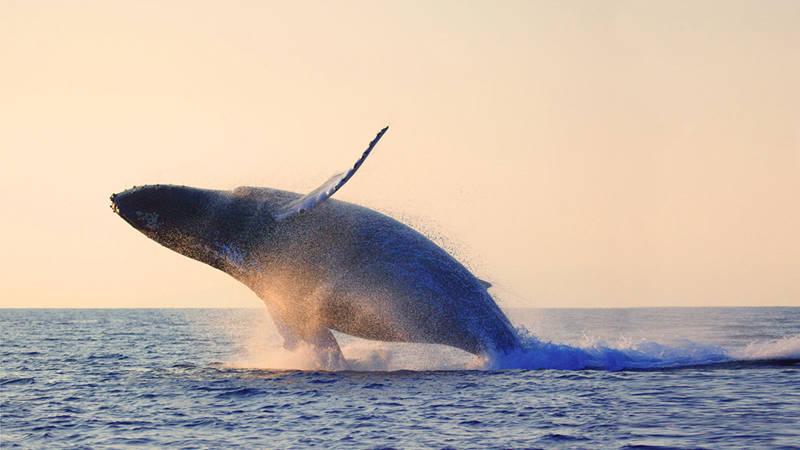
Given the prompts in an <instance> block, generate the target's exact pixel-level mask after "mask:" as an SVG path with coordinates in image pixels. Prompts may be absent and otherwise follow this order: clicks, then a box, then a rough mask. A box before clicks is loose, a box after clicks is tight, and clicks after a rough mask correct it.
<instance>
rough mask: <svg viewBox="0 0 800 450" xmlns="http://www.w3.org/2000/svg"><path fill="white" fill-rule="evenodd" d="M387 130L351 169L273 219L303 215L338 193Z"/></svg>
mask: <svg viewBox="0 0 800 450" xmlns="http://www.w3.org/2000/svg"><path fill="white" fill-rule="evenodd" d="M388 129H389V127H385V128H384V129H382V130H381V131H379V132H378V135H377V136H375V139H373V140H372V142H370V143H369V146H368V147H367V149H366V150H364V153H363V154H362V155H361V158H359V159H358V161H356V163H355V164H353V168H352V169H350V170H348V171H346V172H342V173H340V174H337V175H334V176H332V177H331V178H330V179H328V181H326V182H324V183H322V185H321V186H320V187H318V188H316V189H314V190H313V191H311V192H309V193H308V194H306V195H305V196H303V197H301V198H299V199H297V200H295V201H293V202H291V203H289V204H288V205H286V206H284V207H283V208H282V209H281V211H280V212H278V214H276V216H275V217H276V218H277V219H278V220H284V219H286V218H288V217H292V216H294V215H297V214H303V213H305V212H308V211H309V210H310V209H311V208H313V207H314V206H315V205H318V204H320V203H322V202H324V201H325V200H326V199H327V198H328V197H330V196H331V195H333V194H334V193H336V191H338V190H339V188H341V187H342V186H344V184H345V183H347V180H349V179H350V178H351V177H352V176H353V174H354V173H356V171H357V170H358V168H359V167H361V164H362V163H363V162H364V160H365V159H367V156H369V153H370V152H371V151H372V149H373V148H374V147H375V144H377V143H378V141H379V140H380V139H381V137H383V134H384V133H386V130H388Z"/></svg>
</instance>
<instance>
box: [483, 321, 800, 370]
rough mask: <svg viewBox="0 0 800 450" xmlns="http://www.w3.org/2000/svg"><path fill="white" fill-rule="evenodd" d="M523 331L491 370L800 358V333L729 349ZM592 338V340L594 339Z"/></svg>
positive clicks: (632, 367) (650, 366) (653, 366)
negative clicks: (578, 339)
mask: <svg viewBox="0 0 800 450" xmlns="http://www.w3.org/2000/svg"><path fill="white" fill-rule="evenodd" d="M518 333H519V335H520V340H521V341H522V343H523V345H522V348H521V349H519V350H516V351H514V352H512V353H509V354H502V355H499V354H493V355H491V356H490V358H489V359H488V360H487V362H486V364H485V365H484V367H483V368H484V369H487V370H508V369H528V370H533V369H561V370H582V369H595V370H609V371H618V370H636V369H639V370H642V369H663V368H679V367H691V366H705V365H714V364H720V363H729V362H730V363H732V362H752V361H797V360H800V335H797V336H792V337H786V338H783V339H778V340H772V341H763V342H753V343H751V344H749V345H748V346H747V347H746V348H744V349H743V350H728V349H726V348H724V347H721V346H718V345H711V344H704V343H699V342H694V341H691V340H688V339H683V340H680V341H678V342H677V343H674V344H671V345H665V344H661V343H658V342H652V341H647V340H640V341H638V342H630V341H629V340H628V339H624V338H621V339H620V340H619V342H618V343H617V344H616V345H608V344H606V343H605V342H603V341H600V340H596V341H595V342H590V343H589V344H588V345H586V346H571V345H565V344H557V343H552V342H545V341H542V340H541V339H539V338H538V337H536V336H534V335H532V334H531V333H530V332H528V331H527V330H526V329H525V328H519V329H518ZM590 341H591V340H590Z"/></svg>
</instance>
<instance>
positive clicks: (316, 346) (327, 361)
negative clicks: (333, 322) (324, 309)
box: [272, 312, 348, 370]
mask: <svg viewBox="0 0 800 450" xmlns="http://www.w3.org/2000/svg"><path fill="white" fill-rule="evenodd" d="M272 321H273V322H274V323H275V328H277V329H278V333H280V335H281V337H282V338H283V348H285V349H287V350H291V351H294V350H297V349H298V348H300V347H301V346H302V345H308V346H309V347H311V350H312V351H313V352H314V355H313V357H314V359H315V361H314V362H315V363H316V365H317V366H318V367H320V368H322V369H326V370H346V369H348V365H347V361H346V360H345V359H344V355H343V354H342V350H341V349H340V348H339V343H338V342H336V338H335V337H334V336H333V333H331V330H329V329H327V328H325V327H323V326H321V325H316V326H314V325H311V326H310V325H308V324H305V325H304V326H299V324H294V325H293V324H291V322H290V321H287V320H284V319H283V318H282V317H281V316H280V315H279V314H275V313H274V312H273V313H272Z"/></svg>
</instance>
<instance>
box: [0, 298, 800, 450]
mask: <svg viewBox="0 0 800 450" xmlns="http://www.w3.org/2000/svg"><path fill="white" fill-rule="evenodd" d="M511 317H512V321H514V322H515V323H516V324H519V325H524V326H525V327H526V328H527V329H528V330H531V332H532V335H533V336H535V337H533V336H531V337H529V339H528V340H527V341H528V344H529V345H528V347H529V348H528V351H527V352H526V353H525V354H520V355H512V356H510V357H506V358H499V359H494V360H480V359H478V358H476V357H473V356H472V355H469V354H466V353H464V352H461V351H460V350H454V349H449V348H447V347H442V346H435V345H410V344H385V343H375V342H369V341H363V340H356V339H352V338H348V337H346V336H341V335H337V337H338V338H339V339H340V342H341V343H342V347H343V351H344V354H345V356H346V358H347V359H348V362H349V363H350V365H351V367H352V368H353V369H354V370H353V371H348V372H320V371H313V370H311V371H302V370H293V369H294V368H309V367H307V365H308V364H310V362H309V360H310V358H306V357H305V355H303V354H302V352H299V353H292V354H290V353H287V352H285V351H283V350H281V349H280V348H279V339H278V338H277V335H275V332H274V329H273V327H272V325H271V323H270V320H269V317H268V316H267V315H266V313H264V312H263V311H262V310H259V309H252V310H248V309H240V310H207V309H197V310H111V309H109V310H0V364H1V366H0V369H1V371H0V389H2V391H1V392H2V402H1V403H0V413H2V415H1V416H0V444H1V445H2V446H3V447H4V448H6V447H8V448H10V447H14V446H23V447H38V448H42V447H53V446H58V447H61V446H86V447H100V446H111V447H123V446H134V445H139V446H148V447H153V446H168V445H169V446H178V447H235V446H242V447H271V448H287V447H308V446H326V447H336V448H340V447H420V446H426V447H427V446H430V447H447V446H451V447H456V448H462V447H477V448H484V447H546V448H550V447H583V448H596V447H626V446H662V447H707V448H723V447H736V448H740V447H745V446H755V447H778V446H798V445H800V363H798V360H800V308H701V309H681V308H675V309H607V310H538V309H530V310H514V311H511ZM501 367H528V368H536V367H555V368H556V369H540V370H528V369H508V370H489V369H496V368H501ZM587 367H588V369H587ZM275 368H278V369H275ZM581 368H583V370H564V369H581Z"/></svg>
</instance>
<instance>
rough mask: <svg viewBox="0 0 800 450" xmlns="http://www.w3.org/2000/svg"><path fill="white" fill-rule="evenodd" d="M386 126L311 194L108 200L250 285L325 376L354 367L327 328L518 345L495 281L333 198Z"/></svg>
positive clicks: (497, 348) (159, 191)
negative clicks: (494, 292) (494, 291)
mask: <svg viewBox="0 0 800 450" xmlns="http://www.w3.org/2000/svg"><path fill="white" fill-rule="evenodd" d="M387 129H388V127H386V128H384V129H382V130H381V131H380V132H379V133H378V134H377V136H376V137H375V139H373V140H372V142H370V144H369V146H368V147H367V149H366V150H365V151H364V153H363V154H362V156H361V158H359V159H358V161H356V163H355V164H354V165H353V167H352V168H351V169H349V170H348V171H345V172H343V173H340V174H338V175H335V176H333V177H331V178H330V179H329V180H328V181H326V182H325V183H323V184H322V185H321V186H320V187H318V188H317V189H314V190H313V191H311V192H310V193H308V194H307V195H301V194H297V193H293V192H287V191H282V190H278V189H270V188H259V187H239V188H236V189H234V190H232V191H223V190H210V189H198V188H193V187H186V186H176V185H148V186H140V187H133V188H132V189H128V190H126V191H124V192H121V193H118V194H114V195H112V196H111V208H112V209H113V211H114V212H116V213H117V214H119V215H120V216H121V217H122V218H123V219H125V221H127V222H128V223H129V224H130V225H132V226H133V227H134V228H136V229H137V230H139V231H141V232H142V233H143V234H145V235H146V236H147V237H149V238H150V239H153V240H155V241H156V242H158V243H160V244H162V245H164V246H165V247H167V248H170V249H172V250H174V251H176V252H178V253H181V254H183V255H185V256H188V257H190V258H193V259H196V260H198V261H201V262H204V263H206V264H208V265H210V266H212V267H215V268H217V269H219V270H222V271H224V272H225V273H227V274H229V275H231V276H233V277H234V278H236V279H237V280H239V281H241V282H242V283H244V284H245V285H246V286H248V287H249V288H250V289H251V290H253V291H254V292H255V293H256V294H257V295H258V296H259V297H260V298H261V299H262V300H263V301H264V303H265V304H266V306H267V309H268V310H269V312H270V315H271V316H272V319H273V321H274V323H275V325H276V328H277V329H278V331H279V333H280V334H281V336H282V337H283V340H284V347H286V348H289V349H293V348H296V347H297V346H298V345H300V344H303V343H306V344H310V345H311V346H312V347H313V348H314V350H315V355H316V357H317V358H318V362H319V364H321V365H323V367H325V368H330V369H341V368H346V362H345V360H344V358H343V356H342V354H341V350H340V349H339V346H338V344H337V342H336V339H335V338H334V336H333V334H332V333H331V331H330V330H335V331H338V332H341V333H345V334H349V335H352V336H357V337H361V338H365V339H372V340H380V341H395V342H398V341H399V342H417V343H436V344H445V345H449V346H452V347H457V348H460V349H463V350H466V351H467V352H470V353H474V354H477V355H493V354H498V353H499V352H502V353H507V352H510V351H512V350H514V349H517V348H519V346H520V344H519V339H518V337H517V334H516V333H515V331H514V328H513V327H512V326H511V323H510V322H509V320H508V319H507V318H506V316H505V315H504V314H503V312H502V311H501V310H500V308H499V307H498V306H497V304H496V303H495V301H494V300H493V298H492V297H491V295H489V293H488V292H487V289H488V287H489V284H488V283H486V282H484V281H481V280H479V279H478V278H476V277H475V276H473V275H472V274H471V273H470V272H469V271H468V270H467V269H466V268H465V267H464V266H463V265H462V264H461V263H459V262H458V261H457V260H456V259H455V258H453V257H452V256H451V255H450V254H448V253H447V252H446V251H444V250H443V249H442V248H440V247H439V246H437V245H436V244H435V243H433V242H432V241H431V240H429V239H428V238H426V237H425V236H423V235H422V234H420V233H419V232H417V231H415V230H413V229H412V228H410V227H408V226H407V225H404V224H403V223H401V222H399V221H397V220H395V219H392V218H390V217H388V216H386V215H383V214H381V213H379V212H376V211H373V210H371V209H368V208H365V207H362V206H359V205H355V204H352V203H347V202H343V201H338V200H333V199H329V197H330V196H331V195H333V194H334V193H335V192H336V191H337V190H339V188H341V187H342V186H343V185H344V184H345V183H346V182H347V181H348V180H349V179H350V178H351V177H352V176H353V174H355V172H356V171H357V170H358V168H359V167H360V166H361V164H362V163H363V162H364V160H365V159H366V158H367V156H368V155H369V154H370V152H371V151H372V149H373V148H374V147H375V144H377V142H378V141H379V140H380V138H381V137H382V136H383V134H384V133H385V132H386V130H387Z"/></svg>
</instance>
